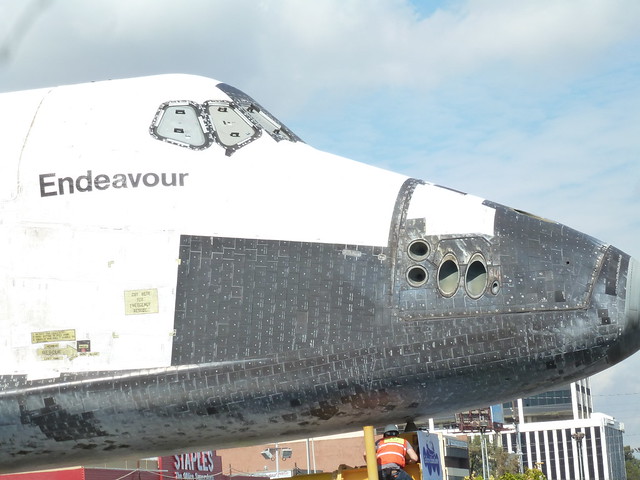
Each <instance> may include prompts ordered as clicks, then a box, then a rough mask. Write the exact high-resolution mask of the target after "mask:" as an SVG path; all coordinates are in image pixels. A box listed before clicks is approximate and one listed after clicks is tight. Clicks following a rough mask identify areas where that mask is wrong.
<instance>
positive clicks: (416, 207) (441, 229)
mask: <svg viewBox="0 0 640 480" xmlns="http://www.w3.org/2000/svg"><path fill="white" fill-rule="evenodd" d="M482 202H483V199H482V198H479V197H475V196H473V195H467V194H464V193H460V192H456V191H453V190H449V189H447V188H442V187H438V186H436V185H431V184H426V185H418V186H417V187H416V189H415V192H414V193H413V196H412V198H411V204H410V205H409V210H408V211H407V218H409V219H414V218H424V219H425V233H426V235H452V234H480V235H494V230H493V228H494V220H495V209H493V208H491V207H487V206H485V205H483V204H482Z"/></svg>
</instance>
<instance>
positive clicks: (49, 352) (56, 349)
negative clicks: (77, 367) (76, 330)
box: [37, 343, 78, 360]
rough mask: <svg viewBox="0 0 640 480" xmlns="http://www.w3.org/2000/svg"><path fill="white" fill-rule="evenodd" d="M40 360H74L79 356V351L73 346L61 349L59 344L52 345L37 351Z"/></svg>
mask: <svg viewBox="0 0 640 480" xmlns="http://www.w3.org/2000/svg"><path fill="white" fill-rule="evenodd" d="M37 354H38V357H40V360H63V359H64V358H65V357H66V358H68V359H69V360H73V359H74V358H76V357H77V356H78V351H77V350H76V349H75V348H73V347H72V346H71V345H65V346H64V347H61V346H60V344H58V343H50V344H49V345H45V346H44V347H43V348H39V349H38V350H37Z"/></svg>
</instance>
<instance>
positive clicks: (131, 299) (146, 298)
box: [124, 288, 158, 315]
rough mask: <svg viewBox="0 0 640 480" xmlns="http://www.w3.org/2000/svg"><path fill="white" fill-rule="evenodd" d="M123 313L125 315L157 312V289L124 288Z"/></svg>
mask: <svg viewBox="0 0 640 480" xmlns="http://www.w3.org/2000/svg"><path fill="white" fill-rule="evenodd" d="M124 313H125V315H144V314H147V313H158V289H157V288H151V289H149V290H125V292H124Z"/></svg>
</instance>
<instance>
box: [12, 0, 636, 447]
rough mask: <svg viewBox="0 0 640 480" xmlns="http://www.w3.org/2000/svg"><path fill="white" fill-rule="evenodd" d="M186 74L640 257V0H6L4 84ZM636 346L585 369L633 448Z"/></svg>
mask: <svg viewBox="0 0 640 480" xmlns="http://www.w3.org/2000/svg"><path fill="white" fill-rule="evenodd" d="M170 72H181V73H193V74H200V75H206V76H210V77H213V78H217V79H219V80H222V81H225V82H227V83H230V84H232V85H234V86H236V87H238V88H241V89H242V90H245V91H246V92H247V93H249V94H250V95H252V96H253V97H254V98H256V99H257V100H258V101H259V102H260V103H261V104H263V105H264V106H265V107H267V108H268V109H270V110H271V111H272V112H273V113H274V114H275V115H276V116H278V117H279V118H280V119H281V120H283V121H284V122H285V123H286V124H287V125H288V126H289V127H290V128H292V129H293V130H294V131H295V132H296V133H297V134H298V135H299V136H300V137H302V138H303V139H304V140H305V141H307V142H308V143H310V144H311V145H313V146H315V147H317V148H320V149H323V150H327V151H330V152H333V153H336V154H340V155H344V156H347V157H351V158H354V159H356V160H360V161H363V162H366V163H370V164H375V165H378V166H381V167H385V168H388V169H391V170H395V171H399V172H402V173H405V174H407V175H411V176H413V177H418V178H423V179H425V180H428V181H432V182H434V183H438V184H443V185H447V186H450V187H453V188H456V189H459V190H463V191H467V192H469V193H473V194H476V195H479V196H482V197H485V198H488V199H491V200H494V201H496V202H499V203H503V204H507V205H510V206H513V207H516V208H519V209H523V210H527V211H529V212H532V213H535V214H538V215H541V216H544V217H547V218H551V219H554V220H557V221H560V222H562V223H565V224H567V225H569V226H571V227H574V228H577V229H578V230H581V231H584V232H587V233H590V234H591V235H593V236H595V237H597V238H600V239H602V240H605V241H607V242H610V243H612V244H614V245H616V246H617V247H619V248H621V249H622V250H624V251H626V252H628V253H630V254H632V255H634V256H635V257H640V242H639V241H638V238H640V161H639V160H640V158H639V157H640V135H639V133H640V128H639V126H640V2H637V0H580V1H574V0H519V1H518V2H505V1H500V0H458V1H433V0H430V1H425V2H420V1H417V0H415V1H413V2H410V1H408V0H322V1H315V2H309V1H307V2H303V1H299V0H255V1H254V0H234V1H221V0H183V1H180V2H169V1H163V0H94V1H92V2H86V1H84V0H64V1H61V0H40V1H37V0H33V1H25V2H15V1H13V0H0V91H10V90H17V89H26V88H34V87H44V86H51V85H57V84H65V83H78V82H84V81H91V80H103V79H108V78H123V77H132V76H140V75H150V74H156V73H170ZM638 370H640V355H638V354H637V355H635V356H634V357H632V358H631V359H629V360H627V361H625V362H623V363H622V364H620V365H618V366H616V367H614V368H612V369H610V370H608V371H606V372H604V373H601V374H599V375H598V376H596V377H595V378H594V379H593V380H592V387H593V391H594V393H595V395H596V397H595V406H596V410H598V411H602V412H604V413H608V414H611V415H613V416H615V417H616V419H617V420H619V421H622V422H624V423H625V425H626V429H627V434H626V437H625V443H627V444H632V445H634V446H640V419H638V418H637V415H636V411H635V410H636V405H637V404H638V400H639V398H640V397H639V395H640V379H638V377H637V375H636V372H637V371H638Z"/></svg>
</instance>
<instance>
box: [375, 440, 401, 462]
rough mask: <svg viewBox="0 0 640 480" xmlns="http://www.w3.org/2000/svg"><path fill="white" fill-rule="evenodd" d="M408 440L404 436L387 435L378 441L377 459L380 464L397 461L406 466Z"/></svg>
mask: <svg viewBox="0 0 640 480" xmlns="http://www.w3.org/2000/svg"><path fill="white" fill-rule="evenodd" d="M408 444H409V442H407V441H406V440H405V439H404V438H399V437H387V438H381V439H380V440H378V441H377V442H376V460H377V461H378V465H386V464H387V463H395V464H398V465H400V466H401V467H404V465H405V463H406V461H405V456H406V454H407V445H408Z"/></svg>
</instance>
